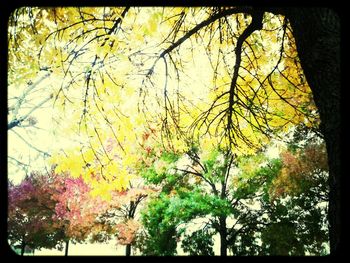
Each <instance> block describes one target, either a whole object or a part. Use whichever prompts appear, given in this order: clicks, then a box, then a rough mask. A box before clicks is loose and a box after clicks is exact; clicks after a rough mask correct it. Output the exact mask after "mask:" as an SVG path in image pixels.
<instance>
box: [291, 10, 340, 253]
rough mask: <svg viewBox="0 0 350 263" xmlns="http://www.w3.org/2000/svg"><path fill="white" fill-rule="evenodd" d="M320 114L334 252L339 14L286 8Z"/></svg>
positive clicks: (337, 213) (337, 211) (337, 243)
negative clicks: (325, 153)
mask: <svg viewBox="0 0 350 263" xmlns="http://www.w3.org/2000/svg"><path fill="white" fill-rule="evenodd" d="M285 14H286V16H287V17H288V19H289V21H290V23H291V26H292V29H293V35H294V37H295V40H296V45H297V50H298V54H299V58H300V62H301V66H302V68H303V70H304V73H305V76H306V79H307V81H308V84H309V85H310V88H311V90H312V93H313V97H314V101H315V104H316V106H317V108H318V110H319V114H320V118H321V131H322V133H323V135H324V138H325V141H326V145H327V154H328V165H329V187H330V193H329V210H328V213H329V215H328V216H329V223H330V228H329V237H330V251H331V254H337V253H339V250H340V247H339V246H340V240H341V235H340V234H341V219H340V216H341V210H340V209H341V207H340V201H341V199H340V196H341V192H340V185H341V182H340V180H341V171H340V155H341V151H340V143H341V141H340V131H341V130H340V123H341V112H340V18H339V16H338V15H337V14H336V13H335V12H334V11H332V10H330V9H326V8H314V9H296V8H289V9H286V10H285Z"/></svg>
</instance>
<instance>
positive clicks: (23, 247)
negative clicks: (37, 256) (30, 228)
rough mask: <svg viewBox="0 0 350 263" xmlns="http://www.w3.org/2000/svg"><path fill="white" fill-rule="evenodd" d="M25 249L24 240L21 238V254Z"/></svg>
mask: <svg viewBox="0 0 350 263" xmlns="http://www.w3.org/2000/svg"><path fill="white" fill-rule="evenodd" d="M25 249H26V242H25V241H24V240H22V244H21V256H23V255H24V251H25Z"/></svg>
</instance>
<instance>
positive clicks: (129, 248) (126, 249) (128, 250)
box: [125, 244, 131, 256]
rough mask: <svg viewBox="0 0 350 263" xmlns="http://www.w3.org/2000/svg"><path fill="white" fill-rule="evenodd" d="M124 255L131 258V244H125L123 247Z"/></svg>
mask: <svg viewBox="0 0 350 263" xmlns="http://www.w3.org/2000/svg"><path fill="white" fill-rule="evenodd" d="M125 255H126V256H131V244H127V245H126V247H125Z"/></svg>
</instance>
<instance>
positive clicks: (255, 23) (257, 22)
mask: <svg viewBox="0 0 350 263" xmlns="http://www.w3.org/2000/svg"><path fill="white" fill-rule="evenodd" d="M263 15H264V12H263V11H262V10H256V11H254V12H253V13H252V22H251V23H250V25H249V26H248V27H247V28H246V29H245V30H244V31H243V33H242V35H240V36H239V37H238V39H237V44H236V48H235V55H236V62H235V65H234V73H233V77H232V81H231V86H230V96H229V108H228V115H227V130H228V135H229V140H230V142H232V138H231V134H230V132H229V131H230V130H231V129H232V112H233V105H234V103H235V100H234V99H235V88H236V84H237V78H238V72H239V68H240V66H241V55H242V46H243V43H244V42H245V41H246V39H247V38H248V37H249V36H250V35H251V34H252V33H253V32H254V31H255V30H260V29H262V26H263V24H262V19H263Z"/></svg>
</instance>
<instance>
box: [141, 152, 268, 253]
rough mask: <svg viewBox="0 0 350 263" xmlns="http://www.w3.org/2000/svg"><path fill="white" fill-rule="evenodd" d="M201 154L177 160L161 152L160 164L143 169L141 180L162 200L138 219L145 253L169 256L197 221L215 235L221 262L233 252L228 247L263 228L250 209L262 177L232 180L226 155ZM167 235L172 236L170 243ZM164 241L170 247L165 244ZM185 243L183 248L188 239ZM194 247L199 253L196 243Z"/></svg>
mask: <svg viewBox="0 0 350 263" xmlns="http://www.w3.org/2000/svg"><path fill="white" fill-rule="evenodd" d="M200 149H201V147H198V148H196V147H193V148H192V150H191V151H189V152H187V153H186V154H184V155H183V156H182V157H181V155H180V156H179V155H176V154H173V153H171V152H170V153H167V152H163V154H162V156H161V158H160V159H156V161H155V162H154V163H151V164H145V166H144V169H145V170H144V171H143V176H144V177H145V179H146V180H148V181H149V182H151V183H154V184H157V185H159V186H161V187H162V194H161V195H160V196H159V198H158V199H155V200H154V201H153V202H151V203H150V204H149V206H148V211H147V212H145V213H144V216H143V223H144V226H145V228H146V232H147V233H146V237H147V236H148V239H149V240H148V241H147V238H146V244H147V245H146V249H145V248H144V251H145V252H146V253H151V254H152V253H155V254H157V253H158V254H160V255H164V254H165V255H169V254H170V255H172V254H173V253H175V250H174V249H175V248H176V246H174V245H176V241H175V240H176V239H178V238H179V237H180V236H181V234H182V233H183V232H185V231H186V228H187V227H188V226H189V224H190V223H191V222H192V221H193V220H197V219H201V220H202V221H203V222H202V223H201V224H202V225H205V227H204V228H207V229H209V230H210V232H211V235H213V234H215V233H218V234H219V236H220V253H221V255H223V256H226V255H227V249H228V247H229V246H231V245H232V246H235V245H233V244H235V243H236V242H237V240H238V238H239V237H240V236H242V235H244V234H246V233H247V232H248V231H251V230H258V229H259V228H260V226H261V225H264V223H263V220H261V219H260V217H261V215H262V214H263V212H264V211H259V210H258V211H257V210H255V209H252V208H251V205H253V204H256V202H257V201H258V200H257V198H258V197H259V195H261V193H260V191H261V189H260V188H261V187H262V185H263V184H265V183H264V181H265V179H264V177H263V176H261V177H256V178H253V177H252V176H251V174H248V173H245V174H244V173H242V174H241V175H237V174H235V173H234V172H233V170H234V167H235V166H236V165H237V161H235V159H234V156H233V155H232V154H231V153H230V152H225V151H223V150H221V151H220V150H215V149H214V150H213V149H212V150H211V151H209V152H204V151H202V150H200ZM253 162H255V163H254V164H255V165H257V163H261V162H262V157H261V156H259V157H257V158H254V159H253V161H252V162H251V164H252V163H253ZM228 220H230V221H233V222H234V223H229V222H228ZM163 228H164V230H162V229H163ZM169 231H170V232H169ZM174 231H176V232H174ZM169 233H172V234H171V235H172V237H171V238H170V239H169V236H168V235H169ZM197 235H199V236H203V237H206V238H209V236H211V235H208V233H202V234H200V233H199V232H194V233H192V234H190V236H194V237H195V236H197ZM187 236H188V235H187ZM197 237H198V236H197ZM165 239H167V240H169V241H168V242H167V243H165V242H164V240H165ZM186 239H187V241H185V243H186V242H188V237H187V238H186ZM198 240H200V238H199V239H198ZM250 241H251V240H250ZM198 242H199V241H198ZM166 244H169V246H170V244H173V245H172V246H171V249H170V250H168V249H169V248H168V247H163V246H165V245H166ZM194 244H196V243H194ZM194 246H197V248H201V247H202V245H200V243H197V244H196V245H194ZM189 251H190V252H191V253H200V252H199V251H195V252H194V251H193V250H191V249H189ZM202 252H203V253H209V254H210V253H211V252H210V248H203V250H202Z"/></svg>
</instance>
